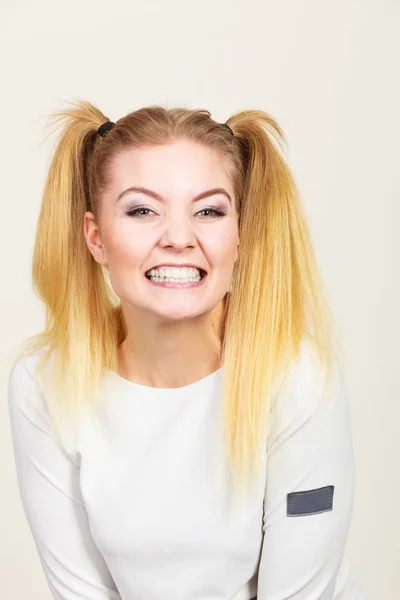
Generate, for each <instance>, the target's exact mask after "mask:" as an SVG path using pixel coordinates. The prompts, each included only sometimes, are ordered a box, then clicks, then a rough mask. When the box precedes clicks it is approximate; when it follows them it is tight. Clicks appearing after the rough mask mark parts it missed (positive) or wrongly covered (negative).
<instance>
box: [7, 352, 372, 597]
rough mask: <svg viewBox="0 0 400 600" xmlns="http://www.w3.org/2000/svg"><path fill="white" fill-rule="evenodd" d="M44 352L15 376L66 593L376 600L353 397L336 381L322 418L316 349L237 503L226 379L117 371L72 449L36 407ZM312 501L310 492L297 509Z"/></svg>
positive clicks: (29, 486)
mask: <svg viewBox="0 0 400 600" xmlns="http://www.w3.org/2000/svg"><path fill="white" fill-rule="evenodd" d="M38 358H39V355H38V354H37V353H36V354H31V355H29V356H25V357H22V358H20V359H19V360H18V362H17V363H16V364H15V365H14V366H13V368H12V370H11V372H10V376H9V382H8V406H9V415H10V423H11V430H12V439H13V448H14V456H15V464H16V470H17V476H18V485H19V492H20V495H21V500H22V504H23V508H24V512H25V515H26V518H27V521H28V523H29V527H30V529H31V532H32V535H33V538H34V541H35V544H36V547H37V551H38V554H39V557H40V560H41V564H42V566H43V570H44V573H45V576H46V579H47V582H48V585H49V587H50V590H51V592H52V595H53V598H55V599H56V600H106V599H112V600H248V599H250V598H253V597H254V596H256V594H257V597H258V600H289V599H290V600H332V599H334V600H363V599H364V596H363V594H362V593H361V591H360V589H359V587H358V584H357V582H356V581H355V579H354V578H353V575H352V571H351V569H350V567H349V564H348V563H347V561H346V559H344V548H345V544H346V539H347V535H348V530H349V526H350V520H351V514H352V509H353V494H354V460H353V447H352V433H351V423H350V407H349V400H348V395H347V393H346V388H345V385H344V383H343V381H340V378H338V379H337V380H335V385H334V386H333V388H332V391H331V392H330V395H329V401H328V404H326V405H325V406H326V407H327V410H326V411H324V410H323V409H322V408H321V407H322V405H321V404H320V403H319V393H320V391H319V390H320V388H319V380H318V377H317V373H316V369H315V363H314V362H313V358H312V355H311V353H310V351H309V350H306V347H305V346H303V350H302V355H301V357H300V359H299V360H298V362H296V364H295V368H293V369H292V370H291V371H290V377H289V379H288V381H289V383H290V385H289V387H288V388H287V389H288V393H287V394H286V393H285V394H283V393H282V395H281V396H282V397H280V398H279V403H278V404H277V405H276V408H275V409H274V413H273V420H272V421H271V426H272V430H271V431H272V437H271V441H272V446H271V448H272V450H271V458H270V461H269V463H268V467H267V468H266V470H265V471H266V472H265V477H264V478H263V481H262V482H261V483H260V485H259V487H258V488H257V490H256V492H255V493H254V495H251V497H250V498H249V499H248V500H247V503H246V504H245V505H243V504H242V505H240V507H239V508H238V507H237V506H236V508H235V509H234V508H233V505H232V503H231V501H230V499H229V494H228V496H227V497H225V496H224V495H223V494H221V488H220V485H219V484H220V481H221V478H220V475H219V474H220V471H219V469H218V465H219V464H220V463H219V460H218V456H220V455H221V453H219V454H218V448H219V447H218V440H217V423H218V419H219V417H220V414H221V413H220V412H219V411H220V408H221V402H220V398H221V394H220V392H221V387H220V386H221V377H222V369H219V370H217V371H215V372H214V373H212V374H210V375H208V376H207V377H204V378H203V379H201V380H199V381H197V382H195V383H193V384H191V385H187V386H184V387H180V388H174V389H172V388H168V389H160V388H152V387H147V386H143V385H139V384H136V383H133V382H130V381H128V380H127V379H124V378H122V377H121V376H120V375H118V374H117V373H114V372H111V371H107V372H106V373H105V375H104V377H103V378H102V382H101V393H100V397H99V403H98V417H99V418H98V420H97V421H94V420H92V421H89V420H87V421H86V422H85V424H84V425H82V429H81V434H80V436H79V449H78V451H77V452H76V453H74V454H73V455H72V454H71V453H69V452H68V451H67V450H66V449H65V448H64V447H63V448H60V447H58V446H57V445H56V444H55V442H54V439H53V438H52V436H51V434H50V431H49V421H48V412H47V404H46V399H45V398H44V395H43V393H42V394H40V395H38V397H37V398H38V399H34V392H33V386H34V379H33V372H34V365H35V363H36V361H37V360H38ZM329 486H333V505H332V498H331V505H330V506H329V493H330V492H331V491H332V488H331V487H329ZM321 488H325V489H324V490H322V491H321ZM318 490H319V491H318ZM300 491H303V492H305V491H309V492H310V493H309V494H303V495H301V494H297V495H295V496H291V497H290V498H291V499H290V500H289V498H288V494H293V493H297V492H300ZM321 503H322V504H321ZM324 503H325V506H323V505H324ZM326 503H328V506H327V505H326Z"/></svg>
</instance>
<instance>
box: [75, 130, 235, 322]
mask: <svg viewBox="0 0 400 600" xmlns="http://www.w3.org/2000/svg"><path fill="white" fill-rule="evenodd" d="M111 173H112V177H111V183H110V186H109V188H108V189H107V190H105V191H104V192H103V195H102V198H101V209H100V215H99V220H98V223H96V222H95V220H94V217H93V214H92V213H91V212H88V213H86V214H85V219H84V233H85V238H86V241H87V244H88V247H89V249H90V251H91V253H92V254H93V256H94V258H95V259H96V260H97V262H99V263H100V264H102V265H103V266H105V267H106V268H107V269H108V271H109V277H110V282H111V285H112V287H113V289H114V291H115V293H116V294H117V296H118V297H119V298H120V300H121V304H122V305H123V306H124V305H125V306H126V307H128V309H129V310H135V309H136V310H137V311H140V313H141V316H142V317H143V318H147V317H153V318H154V317H155V318H158V319H163V320H166V319H169V320H173V319H184V318H191V317H195V316H198V315H201V314H203V313H207V312H210V311H212V309H213V308H214V307H215V306H216V305H217V304H218V303H219V302H220V301H221V300H222V299H223V297H224V296H225V294H226V292H227V291H228V289H229V284H230V280H231V276H232V270H233V267H234V263H235V261H236V259H237V257H238V249H237V246H238V243H239V236H238V215H237V212H236V209H235V198H234V193H233V185H232V182H231V180H230V177H229V174H228V172H227V170H226V167H225V165H224V163H223V160H222V158H221V156H220V154H219V153H218V152H217V151H216V150H213V149H210V148H205V147H203V146H202V145H200V144H197V143H195V142H192V141H189V140H176V141H174V142H171V143H168V144H165V145H161V146H151V147H147V148H135V149H129V150H124V151H123V152H122V153H121V154H119V155H118V157H116V158H115V159H114V162H113V164H112V165H111ZM132 186H135V187H141V188H146V190H147V193H146V192H145V191H135V190H131V191H129V190H128V188H130V187H132ZM216 188H218V189H219V191H214V192H213V191H212V190H215V189H216ZM224 191H225V193H224ZM200 195H201V196H202V197H201V198H197V197H198V196H200ZM185 263H190V264H193V265H195V266H197V267H199V268H200V269H202V270H204V271H205V272H206V276H205V277H204V279H202V280H201V281H200V282H198V283H197V284H196V285H193V283H192V284H190V283H189V284H187V283H186V284H185V283H178V282H175V283H170V284H164V285H160V284H157V283H156V282H152V281H151V280H149V279H148V278H147V277H146V272H147V271H148V270H149V269H151V268H154V267H155V266H158V265H165V266H168V265H174V264H175V265H183V264H185ZM173 273H174V272H172V271H171V272H170V274H173Z"/></svg>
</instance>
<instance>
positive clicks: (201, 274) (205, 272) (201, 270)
mask: <svg viewBox="0 0 400 600" xmlns="http://www.w3.org/2000/svg"><path fill="white" fill-rule="evenodd" d="M150 271H151V269H150ZM199 271H200V281H201V280H202V279H204V277H205V276H206V275H207V271H204V270H203V269H199ZM145 276H146V277H147V279H150V276H149V271H147V272H146V273H145Z"/></svg>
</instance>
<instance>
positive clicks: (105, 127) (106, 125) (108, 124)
mask: <svg viewBox="0 0 400 600" xmlns="http://www.w3.org/2000/svg"><path fill="white" fill-rule="evenodd" d="M114 125H115V123H114V122H113V121H106V122H105V123H103V125H100V127H99V128H98V130H97V133H98V134H99V135H101V137H104V136H105V134H106V133H107V131H108V130H109V129H112V128H113V127H114Z"/></svg>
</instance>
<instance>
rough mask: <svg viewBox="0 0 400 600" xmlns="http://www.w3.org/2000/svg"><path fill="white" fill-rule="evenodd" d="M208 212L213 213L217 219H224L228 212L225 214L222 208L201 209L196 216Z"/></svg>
mask: <svg viewBox="0 0 400 600" xmlns="http://www.w3.org/2000/svg"><path fill="white" fill-rule="evenodd" d="M207 211H208V212H211V213H213V214H214V216H217V217H224V216H225V215H226V212H224V211H223V210H221V209H220V208H202V209H201V210H199V212H198V213H196V214H199V213H204V212H207ZM206 216H207V215H206Z"/></svg>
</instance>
